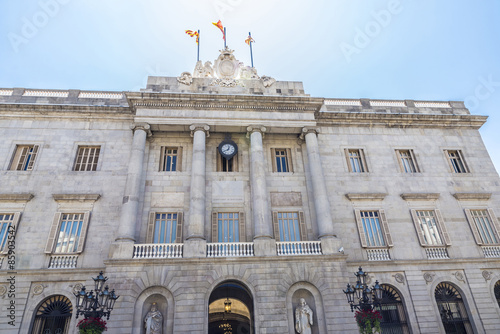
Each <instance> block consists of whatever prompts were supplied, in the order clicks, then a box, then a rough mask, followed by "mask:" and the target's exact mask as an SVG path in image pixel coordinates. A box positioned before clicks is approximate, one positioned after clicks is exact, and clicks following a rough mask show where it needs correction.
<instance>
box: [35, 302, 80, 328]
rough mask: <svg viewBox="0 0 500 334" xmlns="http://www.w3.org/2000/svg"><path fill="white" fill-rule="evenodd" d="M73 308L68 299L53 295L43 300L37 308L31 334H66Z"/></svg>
mask: <svg viewBox="0 0 500 334" xmlns="http://www.w3.org/2000/svg"><path fill="white" fill-rule="evenodd" d="M72 313H73V307H72V306H71V302H70V301H69V299H68V298H66V297H64V296H61V295H55V296H50V297H49V298H47V299H45V300H44V301H43V302H42V304H41V305H40V306H39V307H38V310H37V311H36V314H35V321H34V323H33V327H32V331H31V333H32V334H68V333H69V323H70V320H71V314H72Z"/></svg>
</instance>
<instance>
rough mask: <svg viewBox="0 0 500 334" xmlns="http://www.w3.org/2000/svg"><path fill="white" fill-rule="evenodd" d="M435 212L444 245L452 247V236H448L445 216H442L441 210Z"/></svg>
mask: <svg viewBox="0 0 500 334" xmlns="http://www.w3.org/2000/svg"><path fill="white" fill-rule="evenodd" d="M434 212H435V213H436V224H437V227H438V229H439V232H440V233H441V235H442V237H443V239H444V244H445V245H446V246H451V239H450V235H449V234H448V230H447V229H446V225H445V224H444V220H443V216H442V215H441V210H439V209H436V210H434Z"/></svg>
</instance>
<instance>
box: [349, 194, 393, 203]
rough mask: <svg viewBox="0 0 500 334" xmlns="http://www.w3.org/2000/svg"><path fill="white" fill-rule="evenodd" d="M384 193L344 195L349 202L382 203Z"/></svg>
mask: <svg viewBox="0 0 500 334" xmlns="http://www.w3.org/2000/svg"><path fill="white" fill-rule="evenodd" d="M385 196H387V194H385V193H348V194H345V197H347V199H348V200H350V201H383V200H384V198H385Z"/></svg>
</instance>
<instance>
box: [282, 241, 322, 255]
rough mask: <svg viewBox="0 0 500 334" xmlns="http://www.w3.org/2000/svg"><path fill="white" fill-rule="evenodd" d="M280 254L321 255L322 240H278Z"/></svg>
mask: <svg viewBox="0 0 500 334" xmlns="http://www.w3.org/2000/svg"><path fill="white" fill-rule="evenodd" d="M276 251H277V253H278V255H279V256H289V255H321V254H323V252H322V251H321V241H282V242H276Z"/></svg>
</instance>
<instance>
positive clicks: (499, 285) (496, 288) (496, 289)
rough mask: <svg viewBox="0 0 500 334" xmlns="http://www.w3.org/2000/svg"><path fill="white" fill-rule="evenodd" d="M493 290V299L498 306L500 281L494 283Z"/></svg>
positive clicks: (499, 305)
mask: <svg viewBox="0 0 500 334" xmlns="http://www.w3.org/2000/svg"><path fill="white" fill-rule="evenodd" d="M493 292H494V293H495V299H496V300H497V303H498V307H500V281H497V282H496V283H495V287H494V288H493Z"/></svg>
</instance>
